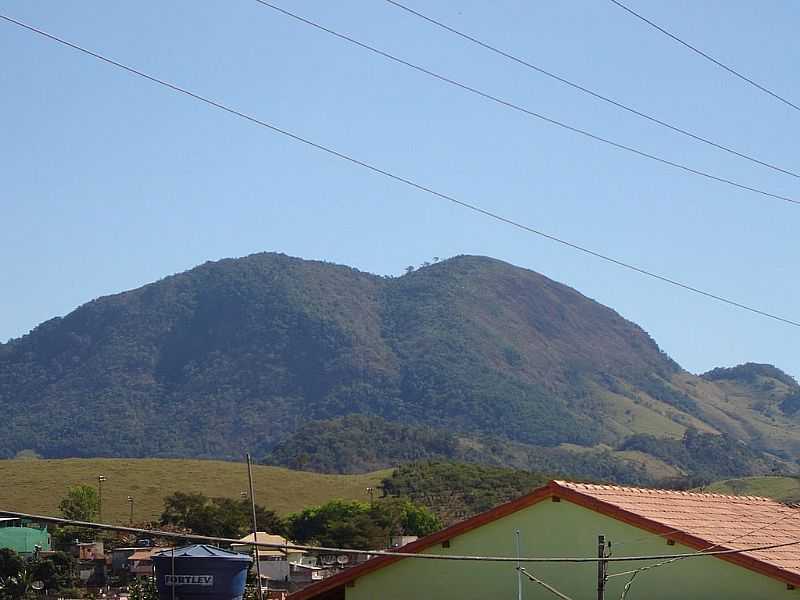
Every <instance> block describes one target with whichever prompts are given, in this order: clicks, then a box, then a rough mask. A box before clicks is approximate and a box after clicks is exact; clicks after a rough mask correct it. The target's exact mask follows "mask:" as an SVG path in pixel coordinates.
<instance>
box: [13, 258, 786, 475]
mask: <svg viewBox="0 0 800 600" xmlns="http://www.w3.org/2000/svg"><path fill="white" fill-rule="evenodd" d="M773 369H774V368H773ZM729 371H733V373H731V372H729ZM711 373H714V372H713V371H712V372H711ZM737 373H739V372H737V371H735V370H728V371H726V370H717V371H716V374H715V375H713V376H712V375H709V374H705V375H704V376H702V377H698V376H695V375H692V374H690V373H688V372H686V371H684V370H683V369H681V367H680V366H679V365H678V364H677V363H676V362H675V361H673V360H672V359H671V358H670V357H668V356H667V355H666V354H665V353H664V352H663V351H662V350H661V349H660V348H659V347H658V345H657V343H656V342H655V341H654V340H653V339H652V338H651V337H650V336H649V334H647V333H646V332H645V331H644V330H643V329H642V328H641V327H639V326H638V325H636V324H634V323H632V322H630V321H628V320H626V319H624V318H623V317H622V316H620V315H619V314H618V313H616V312H615V311H613V310H612V309H610V308H608V307H605V306H603V305H601V304H599V303H597V302H595V301H594V300H592V299H590V298H588V297H586V296H584V295H583V294H580V292H578V291H576V290H574V289H572V288H569V287H568V286H565V285H563V284H561V283H558V282H556V281H554V280H552V279H549V278H547V277H545V276H543V275H541V274H539V273H536V272H534V271H530V270H527V269H521V268H519V267H515V266H513V265H509V264H507V263H504V262H502V261H499V260H496V259H492V258H488V257H479V256H459V257H454V258H451V259H448V260H445V261H441V262H437V263H435V264H432V265H430V266H427V267H424V268H421V269H418V270H416V271H413V272H410V273H407V274H405V275H402V276H400V277H381V276H377V275H373V274H370V273H365V272H362V271H358V270H357V269H352V268H350V267H346V266H342V265H334V264H331V263H326V262H322V261H306V260H302V259H297V258H292V257H288V256H286V255H281V254H274V253H259V254H254V255H250V256H247V257H244V258H238V259H223V260H221V261H215V262H207V263H204V264H202V265H200V266H198V267H195V268H194V269H190V270H188V271H185V272H183V273H179V274H175V275H171V276H169V277H165V278H163V279H161V280H159V281H156V282H154V283H151V284H147V285H145V286H142V287H139V288H137V289H135V290H130V291H127V292H121V293H119V294H114V295H111V296H105V297H102V298H98V299H96V300H93V301H91V302H88V303H86V304H84V305H82V306H80V307H78V308H77V309H76V310H74V311H72V312H71V313H69V314H68V315H66V316H64V317H61V318H56V319H51V320H48V321H45V322H44V323H42V324H41V325H39V326H38V327H36V328H34V329H33V330H32V331H31V332H30V333H29V334H27V335H25V336H22V337H21V338H16V339H14V340H10V341H9V342H8V343H6V344H2V345H0V406H2V407H3V408H4V409H5V410H6V411H7V413H8V414H9V415H10V419H9V421H10V425H12V427H8V428H7V430H6V431H5V433H2V434H0V456H13V455H14V454H15V453H16V452H18V451H20V450H24V449H32V450H34V451H36V452H38V453H40V454H43V455H45V456H48V457H62V456H98V455H105V456H122V455H125V456H132V457H133V456H181V457H183V456H192V457H207V458H230V457H234V456H240V455H241V454H242V453H243V452H244V451H245V450H251V449H256V450H257V451H259V452H260V453H262V454H266V453H268V452H269V451H270V450H271V449H272V448H273V447H275V446H276V445H277V444H279V443H281V442H282V441H285V440H288V439H289V438H290V437H291V435H292V434H293V433H294V432H296V431H298V430H300V429H301V428H302V427H303V426H305V425H307V424H309V423H312V422H315V421H322V420H330V419H337V418H341V417H346V416H347V415H351V414H355V415H358V414H361V415H370V416H374V417H379V418H382V419H385V420H387V421H389V422H395V423H399V424H403V425H406V426H420V427H422V426H430V427H432V428H433V429H440V430H443V431H451V432H455V433H458V434H459V435H460V436H462V437H463V438H464V439H466V440H478V439H480V438H482V437H485V436H489V437H491V438H493V439H499V440H504V441H505V442H508V443H510V444H512V445H514V444H517V445H519V444H522V445H523V446H525V447H527V446H531V445H532V446H536V447H556V446H559V445H563V444H572V445H577V446H579V447H586V448H592V447H600V446H605V447H609V448H616V447H617V446H619V445H620V444H622V443H623V442H624V440H625V439H626V438H627V437H629V436H631V435H635V434H657V435H659V436H665V437H668V438H670V439H678V438H680V437H681V436H682V435H683V434H684V433H685V432H686V431H687V429H696V430H698V431H700V432H708V433H724V434H726V435H728V436H731V437H732V438H735V439H739V440H741V441H743V442H746V443H748V444H750V445H752V446H753V447H754V448H756V449H757V450H759V451H766V452H768V453H770V454H773V455H775V459H776V460H784V461H787V460H790V459H791V455H792V453H793V452H794V451H795V450H798V449H800V427H799V426H798V425H800V423H798V421H797V419H796V418H795V413H796V412H797V411H796V410H795V405H796V404H797V407H798V408H800V403H798V402H796V400H795V399H793V398H794V394H795V392H796V390H795V388H794V387H792V386H791V385H789V383H787V381H789V380H790V379H791V378H788V376H786V375H785V374H782V372H780V371H779V370H777V369H775V370H774V371H769V370H764V369H761V371H759V374H758V375H757V377H756V379H747V380H746V381H745V380H742V378H741V377H737V375H736V374H737ZM787 378H788V379H787ZM791 381H794V380H791ZM754 382H755V383H754ZM795 385H796V382H795ZM770 386H771V387H770ZM44 416H46V417H47V419H46V421H44V422H42V421H40V417H44ZM78 424H79V426H76V425H78ZM773 438H774V439H773ZM505 442H504V443H505ZM468 443H473V442H468ZM474 443H479V442H474ZM515 466H518V465H515ZM740 474H749V473H733V474H732V475H740Z"/></svg>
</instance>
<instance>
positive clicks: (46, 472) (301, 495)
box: [0, 458, 390, 524]
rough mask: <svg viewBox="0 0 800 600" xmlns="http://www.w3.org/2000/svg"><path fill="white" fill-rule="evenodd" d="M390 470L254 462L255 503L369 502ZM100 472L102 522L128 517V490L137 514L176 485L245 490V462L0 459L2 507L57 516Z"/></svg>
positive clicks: (291, 506) (279, 506) (152, 508)
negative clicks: (309, 468) (350, 471)
mask: <svg viewBox="0 0 800 600" xmlns="http://www.w3.org/2000/svg"><path fill="white" fill-rule="evenodd" d="M389 473H390V471H388V470H387V471H377V472H374V473H367V474H364V475H322V474H319V473H306V472H302V471H290V470H288V469H281V468H278V467H265V466H254V467H253V485H254V487H255V497H256V502H257V503H258V504H261V505H263V506H265V507H267V508H270V509H272V510H274V511H276V512H278V513H280V514H286V513H289V512H294V511H297V510H300V509H302V508H304V507H306V506H312V505H315V504H321V503H323V502H326V501H327V500H330V499H332V498H345V499H359V500H367V495H366V488H367V487H368V486H373V487H374V486H375V485H376V484H378V483H379V482H380V480H381V479H382V478H383V477H386V476H388V475H389ZM98 475H104V476H105V477H106V478H107V481H105V482H104V483H103V520H104V521H107V522H116V523H125V524H127V522H128V514H129V512H128V511H129V505H128V502H127V497H128V496H133V498H134V520H136V521H145V520H151V519H156V518H157V517H158V516H159V515H160V514H161V510H162V508H163V498H164V497H165V496H168V495H170V494H172V493H173V492H175V491H182V492H201V493H203V494H205V495H206V496H209V497H216V496H228V497H232V498H238V497H239V495H240V493H241V492H242V491H246V490H247V466H246V464H244V463H234V462H223V461H215V460H172V459H115V458H100V459H63V460H0V510H2V509H5V510H13V511H19V512H30V513H35V514H45V515H55V516H59V511H58V503H59V501H60V499H61V498H62V497H63V496H64V494H65V493H66V491H67V489H68V488H69V487H70V486H72V485H78V484H86V485H93V486H96V485H97V477H98Z"/></svg>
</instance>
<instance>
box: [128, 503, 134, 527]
mask: <svg viewBox="0 0 800 600" xmlns="http://www.w3.org/2000/svg"><path fill="white" fill-rule="evenodd" d="M128 504H130V505H131V514H130V524H131V525H133V496H128Z"/></svg>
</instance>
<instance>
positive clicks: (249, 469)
mask: <svg viewBox="0 0 800 600" xmlns="http://www.w3.org/2000/svg"><path fill="white" fill-rule="evenodd" d="M247 480H248V482H249V483H250V508H251V510H252V512H253V541H254V542H258V523H256V497H255V494H254V493H253V467H252V465H251V463H250V453H249V452H248V453H247ZM253 547H254V548H255V555H256V576H257V577H258V600H264V592H263V590H262V589H261V562H260V561H259V560H258V559H259V556H258V554H259V553H258V546H253Z"/></svg>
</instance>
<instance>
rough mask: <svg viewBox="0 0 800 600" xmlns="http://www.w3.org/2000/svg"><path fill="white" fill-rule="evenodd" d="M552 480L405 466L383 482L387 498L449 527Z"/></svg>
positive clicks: (489, 470)
mask: <svg viewBox="0 0 800 600" xmlns="http://www.w3.org/2000/svg"><path fill="white" fill-rule="evenodd" d="M548 480H549V478H548V477H546V476H544V475H541V474H538V473H528V472H526V471H517V470H513V469H503V468H498V467H487V466H483V465H469V464H458V463H446V462H420V463H414V464H408V465H403V466H401V467H399V468H398V469H396V470H395V471H394V472H393V473H392V475H391V477H388V478H386V479H384V480H383V489H384V491H385V492H386V494H388V495H390V496H394V497H401V498H402V497H407V498H410V499H411V500H412V501H413V502H416V503H420V504H422V505H424V506H427V507H428V508H430V509H431V510H432V511H434V512H435V513H436V514H437V515H438V516H439V518H440V519H441V520H442V521H443V522H445V523H451V522H453V521H457V520H459V519H463V518H466V517H470V516H472V515H475V514H478V513H480V512H483V511H486V510H489V509H490V508H492V507H494V506H497V505H498V504H502V503H503V502H508V501H509V500H513V499H514V498H517V497H519V496H522V495H524V494H526V493H528V492H530V491H531V490H534V489H536V488H537V487H540V486H542V485H544V484H545V483H547V481H548Z"/></svg>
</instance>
